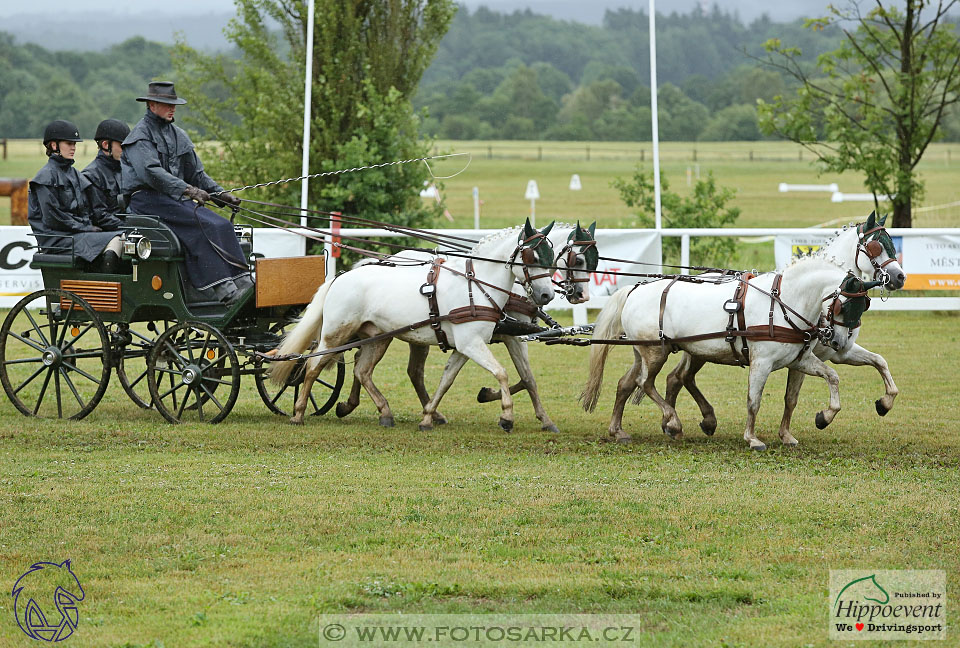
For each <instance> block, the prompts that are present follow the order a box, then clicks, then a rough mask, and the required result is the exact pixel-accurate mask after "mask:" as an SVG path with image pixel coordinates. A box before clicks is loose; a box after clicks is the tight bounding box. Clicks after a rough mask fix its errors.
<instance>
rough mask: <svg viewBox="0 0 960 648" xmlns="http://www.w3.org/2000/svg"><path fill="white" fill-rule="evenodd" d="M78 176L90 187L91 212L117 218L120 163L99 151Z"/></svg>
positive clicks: (118, 212) (118, 211) (118, 210)
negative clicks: (85, 180) (103, 213)
mask: <svg viewBox="0 0 960 648" xmlns="http://www.w3.org/2000/svg"><path fill="white" fill-rule="evenodd" d="M80 175H82V176H83V177H84V178H86V179H87V181H88V182H90V184H91V185H92V186H91V187H90V198H91V200H92V202H93V204H92V207H93V210H94V211H96V212H99V211H104V212H106V213H107V214H110V215H117V216H119V214H120V205H119V204H118V200H117V199H118V197H119V196H120V161H119V160H114V159H113V156H112V155H107V154H106V153H104V152H103V151H100V152H99V153H98V154H97V157H95V158H93V162H91V163H90V164H88V165H87V167H86V168H85V169H84V170H83V171H81V172H80Z"/></svg>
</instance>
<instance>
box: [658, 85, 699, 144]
mask: <svg viewBox="0 0 960 648" xmlns="http://www.w3.org/2000/svg"><path fill="white" fill-rule="evenodd" d="M657 109H658V111H659V115H658V117H659V125H660V137H661V138H662V139H663V140H666V141H671V140H672V141H678V142H679V141H683V142H690V141H695V140H696V139H697V138H698V137H699V136H700V131H702V130H703V127H704V126H705V125H706V123H707V119H709V117H710V111H709V110H707V107H706V106H704V105H703V104H701V103H697V102H696V101H693V100H692V99H690V98H689V97H687V95H685V94H683V91H682V90H680V88H678V87H677V86H675V85H673V84H672V83H664V84H663V86H661V88H660V90H659V92H658V93H657Z"/></svg>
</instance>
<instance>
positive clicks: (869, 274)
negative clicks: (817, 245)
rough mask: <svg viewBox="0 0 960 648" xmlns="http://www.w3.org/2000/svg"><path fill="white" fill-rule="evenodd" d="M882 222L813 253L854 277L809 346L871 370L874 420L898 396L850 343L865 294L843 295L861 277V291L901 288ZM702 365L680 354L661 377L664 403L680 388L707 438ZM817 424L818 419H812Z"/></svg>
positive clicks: (786, 416) (881, 364)
mask: <svg viewBox="0 0 960 648" xmlns="http://www.w3.org/2000/svg"><path fill="white" fill-rule="evenodd" d="M885 221H886V217H884V218H881V219H879V220H876V218H875V215H874V214H871V215H870V218H868V219H867V222H866V223H863V224H861V225H858V226H852V227H847V228H844V230H843V232H842V233H840V234H838V235H837V237H836V238H834V239H833V240H831V241H830V242H828V243H827V244H826V245H825V246H824V247H823V248H821V249H820V250H819V251H818V252H817V256H820V257H829V258H833V259H835V260H836V262H837V263H839V264H840V265H841V267H844V268H846V269H848V270H849V271H850V272H851V273H853V274H854V275H856V276H855V277H850V278H849V279H846V280H844V286H846V287H847V289H846V290H845V292H847V293H848V296H844V295H838V299H837V304H838V306H839V307H840V308H841V309H842V311H843V313H844V314H843V315H842V316H840V317H841V320H837V317H836V316H835V315H833V314H832V313H830V312H829V308H830V307H831V306H832V304H833V303H834V302H833V301H830V302H825V303H824V307H825V309H824V312H823V315H824V317H825V318H827V319H828V320H831V319H832V320H833V326H832V327H831V329H832V334H831V338H830V340H829V341H828V342H827V343H826V344H824V343H822V342H820V341H819V340H817V341H816V342H815V343H814V346H813V353H814V354H815V355H816V356H817V357H818V358H820V359H821V360H823V361H824V362H832V363H834V364H847V365H854V366H862V365H870V366H872V367H873V368H874V369H876V370H877V372H878V373H879V374H880V377H881V378H882V380H883V384H884V389H885V394H884V396H883V397H881V398H880V399H878V400H877V401H876V403H875V406H876V409H877V413H878V414H879V415H880V416H886V414H887V412H889V411H890V410H891V409H893V401H894V399H895V398H896V397H897V394H899V393H900V392H899V390H898V389H897V385H896V383H894V381H893V375H892V374H891V373H890V368H889V366H888V365H887V361H886V360H885V359H884V357H883V356H881V355H880V354H878V353H873V352H872V351H869V350H867V349H865V348H863V347H861V346H859V345H858V344H856V339H857V336H858V335H859V333H860V327H859V322H860V317H859V315H854V313H856V312H857V311H858V309H861V308H862V310H866V309H867V308H868V307H869V298H868V297H867V296H866V294H864V295H863V296H857V297H853V298H851V297H850V296H849V295H852V294H853V293H859V292H863V290H862V289H856V287H855V286H856V284H855V281H858V280H859V281H861V282H862V281H863V280H864V279H867V278H869V279H870V280H869V281H867V282H866V283H861V285H862V286H864V287H865V288H864V289H869V288H873V287H876V286H877V285H880V286H883V287H885V288H889V289H890V290H897V289H900V288H902V287H903V284H904V281H905V280H906V275H905V274H904V273H903V269H902V268H901V267H900V264H899V262H898V261H897V260H896V250H895V249H894V246H893V240H892V239H891V238H890V235H889V234H888V233H887V231H886V230H885V229H883V226H884V223H885ZM863 232H867V234H863ZM871 243H872V244H873V245H871ZM868 248H869V250H868ZM861 312H862V311H861ZM848 317H854V319H853V320H851V321H850V322H849V324H850V325H851V326H845V325H844V323H845V320H843V318H848ZM842 320H843V321H842ZM704 364H705V362H704V361H703V360H701V359H698V358H695V357H693V356H691V355H690V354H688V353H684V354H683V355H682V357H681V359H680V362H679V363H678V364H677V366H676V367H675V368H674V369H673V371H671V372H670V374H669V375H668V376H667V388H666V392H665V398H666V400H667V402H668V403H669V404H670V405H671V406H672V407H676V404H677V396H678V395H679V393H680V389H681V388H686V390H687V391H688V392H689V393H690V395H691V396H692V397H693V399H694V401H696V403H697V406H698V407H699V408H700V413H701V417H702V420H701V421H700V429H701V430H703V432H704V433H705V434H707V435H712V434H713V433H714V432H715V431H716V429H717V418H716V415H715V414H714V409H713V406H712V405H711V404H710V403H709V401H707V399H706V397H704V395H703V393H702V392H701V391H700V389H699V388H698V387H697V383H696V375H697V372H698V371H700V369H701V368H702V367H703V365H704ZM803 378H804V374H803V373H802V372H798V371H795V370H792V369H791V370H790V371H789V373H788V377H787V388H786V393H785V395H784V413H783V419H782V420H781V423H780V436H781V438H783V437H785V436H788V435H789V428H790V420H791V417H792V415H793V410H794V409H795V408H796V405H797V399H798V397H799V392H800V387H801V386H802V385H803ZM819 421H820V419H818V422H819Z"/></svg>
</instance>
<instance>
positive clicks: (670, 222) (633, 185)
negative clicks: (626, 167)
mask: <svg viewBox="0 0 960 648" xmlns="http://www.w3.org/2000/svg"><path fill="white" fill-rule="evenodd" d="M611 184H612V185H613V187H614V188H615V189H617V190H618V191H619V192H620V199H621V200H623V202H624V203H626V205H627V207H636V208H639V210H640V211H638V212H637V214H636V216H637V224H638V225H639V226H640V227H654V226H655V225H656V212H655V211H654V210H655V194H654V184H653V172H650V173H646V172H644V171H643V170H642V169H641V167H640V166H639V165H638V166H637V168H636V170H635V171H634V173H633V177H632V178H629V179H626V180H625V179H623V178H616V179H615V180H614V181H613V182H612V183H611ZM735 193H736V192H735V191H734V190H733V189H729V188H726V187H718V186H717V181H716V179H715V178H714V177H713V173H712V172H711V173H709V174H707V177H706V178H705V179H701V180H697V183H696V184H695V185H694V187H693V194H692V195H690V196H686V197H680V196H679V195H678V194H676V193H674V192H672V191H670V185H669V183H668V182H667V178H666V176H664V175H662V174H661V176H660V215H661V218H662V220H663V227H665V228H666V227H674V228H694V227H723V226H725V225H732V224H733V223H734V222H736V220H737V218H738V217H739V216H740V209H739V208H738V207H728V206H727V203H729V202H730V200H731V199H733V197H734V195H735ZM663 249H664V252H665V253H666V255H667V259H669V260H671V261H674V262H677V261H679V259H680V238H679V237H676V236H669V237H664V240H663ZM735 252H736V243H735V242H734V240H733V239H731V238H729V237H724V236H700V237H692V238H691V239H690V261H691V265H711V266H714V267H721V268H722V267H725V266H726V265H728V264H729V262H730V259H732V258H733V255H734V253H735Z"/></svg>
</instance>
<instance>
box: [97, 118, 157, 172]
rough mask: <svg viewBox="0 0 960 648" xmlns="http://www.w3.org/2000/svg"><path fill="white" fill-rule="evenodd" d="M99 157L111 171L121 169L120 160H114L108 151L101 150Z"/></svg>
mask: <svg viewBox="0 0 960 648" xmlns="http://www.w3.org/2000/svg"><path fill="white" fill-rule="evenodd" d="M151 114H152V113H151ZM97 158H98V159H100V161H101V162H103V163H104V164H106V165H107V167H108V168H109V169H110V170H111V171H119V170H120V160H114V159H113V156H112V155H108V154H107V153H104V152H103V151H100V152H99V153H97Z"/></svg>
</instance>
